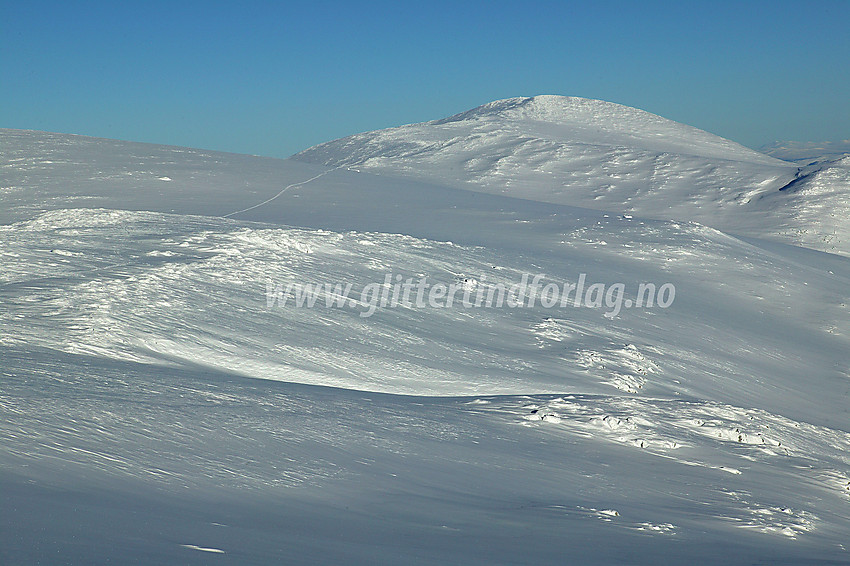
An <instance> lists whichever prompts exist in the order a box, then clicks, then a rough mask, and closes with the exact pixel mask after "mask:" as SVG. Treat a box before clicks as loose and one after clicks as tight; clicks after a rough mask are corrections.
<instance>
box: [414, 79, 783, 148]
mask: <svg viewBox="0 0 850 566" xmlns="http://www.w3.org/2000/svg"><path fill="white" fill-rule="evenodd" d="M474 120H490V121H502V122H508V123H510V122H543V123H547V124H549V125H552V126H556V127H559V128H558V129H557V130H553V131H552V132H551V134H556V135H557V134H561V136H559V137H561V139H562V141H575V142H586V143H589V142H593V141H595V142H598V143H603V144H604V143H615V142H616V141H620V142H624V143H627V142H631V144H632V145H636V146H644V147H647V148H650V147H651V148H657V149H662V148H663V149H666V150H668V151H675V152H679V153H693V154H694V155H702V156H706V157H716V158H718V159H734V160H738V161H752V162H755V163H774V164H775V160H774V159H771V158H768V157H766V156H765V155H764V154H761V153H759V152H757V151H753V150H751V149H749V148H746V147H744V146H742V145H740V144H737V143H735V142H732V141H730V140H727V139H724V138H721V137H719V136H716V135H714V134H710V133H708V132H705V131H703V130H700V129H697V128H694V127H692V126H688V125H686V124H681V123H678V122H674V121H672V120H668V119H666V118H662V117H661V116H658V115H656V114H652V113H650V112H646V111H644V110H640V109H638V108H632V107H630V106H624V105H622V104H616V103H614V102H606V101H604V100H594V99H589V98H581V97H577V96H557V95H538V96H531V97H518V98H507V99H504V100H496V101H493V102H489V103H487V104H483V105H481V106H478V107H477V108H473V109H471V110H467V111H466V112H461V113H459V114H455V115H454V116H450V117H448V118H444V119H442V120H434V121H432V122H429V124H431V125H443V124H450V123H454V122H468V121H474ZM571 134H572V135H573V136H574V137H573V138H572V139H570V135H571ZM552 137H555V135H552Z"/></svg>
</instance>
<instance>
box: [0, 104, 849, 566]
mask: <svg viewBox="0 0 850 566" xmlns="http://www.w3.org/2000/svg"><path fill="white" fill-rule="evenodd" d="M479 113H480V112H479ZM648 116H649V117H647V118H646V120H647V121H646V123H645V124H644V125H643V128H642V129H640V130H639V134H640V137H642V138H647V137H648V136H649V135H650V134H653V132H654V131H655V130H653V128H655V129H656V130H658V131H659V132H660V133H661V134H665V133H667V134H669V135H667V137H666V138H664V136H662V135H659V136H657V137H659V138H664V139H666V140H667V141H666V142H664V143H673V142H675V143H677V144H679V146H680V147H681V146H687V147H689V148H691V151H693V152H696V153H699V151H698V150H699V149H700V148H702V151H703V154H704V158H705V159H709V160H712V159H720V158H722V159H727V160H728V159H731V158H732V157H735V156H736V155H737V156H738V158H740V163H739V164H738V165H736V167H739V168H741V170H744V169H746V168H747V167H751V166H752V167H756V168H761V167H773V166H774V165H772V164H771V160H770V159H769V158H766V157H764V156H759V154H754V153H753V154H752V155H750V154H746V151H748V150H743V148H740V150H739V149H736V147H735V146H734V144H731V142H726V141H725V140H719V138H716V139H714V140H706V139H704V138H703V137H701V134H699V135H698V134H694V133H693V132H691V130H689V129H687V128H686V127H684V126H683V127H682V129H681V130H680V131H679V134H677V135H679V137H678V138H677V137H676V136H675V135H673V134H672V133H670V132H667V131H666V130H664V127H662V126H663V125H664V123H663V121H662V122H658V120H661V119H660V118H658V119H657V117H651V115H648ZM539 117H540V116H537V118H539ZM545 117H546V118H547V119H556V118H557V116H554V117H553V116H550V115H548V114H547V115H546V116H545ZM538 121H539V120H538ZM585 121H586V124H585V125H586V127H585V130H588V128H590V127H591V126H593V125H594V124H595V122H593V120H592V119H590V118H586V119H585ZM659 124H660V125H659ZM597 125H598V124H597ZM519 127H520V125H517V128H519ZM656 133H658V132H656ZM587 135H588V136H589V135H590V134H587ZM611 136H614V134H611ZM611 136H609V140H610V139H613V138H612V137H611ZM617 136H621V137H622V139H621V138H619V137H618V138H616V139H617V140H618V141H617V143H625V141H628V140H627V139H626V138H627V137H628V136H627V135H626V134H623V133H621V134H617ZM597 137H598V136H597ZM614 137H616V136H614ZM488 139H489V138H488ZM671 140H672V141H671ZM718 140H719V141H718ZM485 141H486V140H485ZM596 141H599V140H596ZM482 143H484V142H482ZM658 143H661V142H658ZM0 144H2V145H0V149H2V163H0V166H1V167H2V169H0V175H2V177H0V185H2V189H0V201H1V202H2V208H0V215H2V220H3V222H4V224H3V225H1V226H0V257H2V266H3V270H2V273H0V302H2V310H0V330H2V333H0V380H2V381H0V384H2V385H0V411H2V416H3V418H2V420H0V438H2V445H0V446H2V449H0V498H2V503H0V505H2V513H0V562H3V563H4V564H29V563H42V564H69V563H73V564H101V563H121V564H130V563H139V564H153V563H174V564H209V563H222V564H271V563H275V564H278V563H279V564H297V563H304V564H307V563H309V564H325V563H340V564H360V563H362V564H375V563H389V562H390V561H392V562H395V563H414V564H454V563H465V564H532V563H546V562H548V563H555V564H562V563H580V564H586V563H593V564H631V563H683V564H684V563H688V564H690V563H725V564H752V563H765V564H781V563H812V562H818V561H820V562H821V563H850V552H848V549H846V548H845V547H844V546H843V545H846V544H847V541H848V540H850V537H848V535H850V412H848V400H850V357H848V355H847V352H848V351H850V323H848V320H850V318H848V314H850V313H848V294H850V293H848V290H849V289H850V262H848V260H847V258H846V257H844V256H842V255H836V254H828V253H823V252H821V251H813V250H809V249H805V248H800V247H792V246H788V245H785V244H782V243H771V242H768V241H766V240H763V239H758V238H754V237H752V234H751V233H749V232H748V236H747V237H746V238H742V237H741V236H735V235H731V234H729V233H726V232H720V231H718V230H717V229H715V228H709V227H706V226H705V225H704V224H696V223H694V222H691V221H690V220H692V218H676V217H675V216H669V217H668V219H658V220H645V219H643V218H641V217H638V216H635V217H630V216H629V215H626V216H623V215H620V214H612V213H610V212H600V211H595V210H590V209H579V208H571V207H568V206H565V205H557V204H545V203H541V202H535V201H534V200H521V199H515V198H511V197H510V196H506V195H510V194H511V191H510V190H508V191H502V194H499V195H496V194H486V193H481V192H472V191H468V190H464V189H462V188H459V187H458V186H457V184H456V183H441V181H440V179H438V178H428V177H424V176H423V177H422V179H423V180H416V179H401V178H399V177H390V176H386V175H372V174H368V173H357V172H354V171H351V170H348V169H347V168H346V167H341V168H337V167H339V164H334V165H333V167H335V168H334V169H328V168H325V167H323V166H319V165H313V164H305V163H302V162H298V161H292V160H288V161H275V160H269V159H261V158H252V157H247V156H238V155H229V154H217V153H213V152H205V151H200V150H190V149H185V148H170V147H163V146H149V145H143V144H132V143H125V142H115V141H110V140H94V139H91V138H81V137H75V136H63V135H58V134H43V133H33V132H20V131H11V130H4V131H2V136H0ZM724 152H725V153H724ZM730 152H731V154H732V155H731V157H730ZM517 163H518V165H517V167H519V166H520V165H521V163H520V162H519V161H518V162H517ZM753 164H755V165H753ZM782 167H784V166H782ZM635 168H636V169H635V171H636V173H635V174H640V166H639V165H635ZM828 171H829V170H826V171H825V172H821V174H820V179H821V180H820V181H818V182H819V183H822V186H823V187H824V188H823V190H824V191H833V192H835V194H836V195H838V197H841V196H842V194H844V195H846V193H842V192H841V189H840V185H838V184H836V183H833V182H830V181H829V179H828V177H827V176H826V175H827V174H828ZM792 172H793V170H792ZM450 174H451V173H450V172H446V175H450ZM308 179H313V180H312V181H309V182H306V183H303V182H304V181H307V180H308ZM706 182H708V181H706ZM302 183H303V184H302ZM812 186H814V185H812ZM818 186H821V185H818ZM284 189H285V190H284ZM812 190H814V189H812ZM523 196H525V197H528V196H529V195H527V194H526V195H523ZM838 197H836V198H838ZM706 198H708V197H706ZM266 201H267V202H266ZM260 203H265V204H262V206H257V207H254V206H255V205H257V204H260ZM671 204H675V203H673V202H671ZM783 206H784V205H783ZM246 209H248V210H246ZM807 210H809V209H807ZM240 211H244V212H240ZM786 212H787V211H786ZM805 213H806V214H808V213H809V212H805ZM801 214H802V213H801ZM653 216H655V217H657V218H661V217H663V216H664V215H662V214H657V215H653ZM768 216H769V215H768ZM763 235H764V236H766V237H770V236H771V234H770V233H765V234H763ZM387 273H392V274H400V275H403V276H404V277H423V276H427V277H429V278H430V279H432V280H434V281H441V282H444V283H452V282H458V281H465V282H467V283H468V282H472V283H471V284H479V283H482V282H489V283H498V282H504V283H505V284H508V283H515V282H517V281H518V280H519V279H520V277H521V276H522V274H524V273H531V274H545V277H546V281H553V282H564V281H574V280H575V279H576V277H578V275H579V274H580V273H585V274H587V277H588V278H589V279H592V280H594V281H599V282H605V283H608V284H610V283H614V282H623V283H625V284H626V285H627V287H633V286H635V285H636V284H637V283H640V282H645V281H652V282H657V283H664V282H671V283H673V284H675V286H676V291H677V292H676V300H675V302H674V304H673V305H671V306H670V307H669V308H667V309H659V308H652V309H630V310H623V311H622V312H620V314H619V315H618V316H617V317H614V318H613V319H609V318H608V317H606V316H604V314H605V310H606V309H592V308H574V307H565V308H553V309H544V308H542V307H540V306H539V305H538V306H536V307H534V308H517V309H509V308H489V309H488V308H463V307H456V308H448V309H434V308H388V309H382V310H378V311H377V312H376V313H375V314H374V315H373V316H371V317H368V318H365V317H362V316H360V313H361V310H360V309H358V308H353V307H352V308H333V307H325V306H319V307H316V308H313V309H303V308H302V309H299V308H295V307H293V306H291V305H288V306H285V307H280V306H277V305H275V306H272V307H269V306H268V304H267V300H266V286H267V281H268V280H273V281H276V282H279V283H286V282H332V283H337V282H339V283H352V284H353V285H354V287H355V288H357V287H362V286H363V285H366V284H368V283H371V282H381V281H383V279H384V276H385V274H387Z"/></svg>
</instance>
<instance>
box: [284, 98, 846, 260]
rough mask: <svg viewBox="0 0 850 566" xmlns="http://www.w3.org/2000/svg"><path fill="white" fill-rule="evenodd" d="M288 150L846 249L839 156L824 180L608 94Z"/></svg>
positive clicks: (495, 109) (523, 102)
mask: <svg viewBox="0 0 850 566" xmlns="http://www.w3.org/2000/svg"><path fill="white" fill-rule="evenodd" d="M294 158H295V159H297V160H301V161H306V162H310V163H319V164H322V165H325V166H328V167H338V166H344V167H349V168H357V169H359V170H363V171H369V172H373V173H379V174H392V175H398V176H403V177H407V178H415V179H419V180H425V181H431V182H438V183H441V184H446V185H449V186H453V187H460V188H467V189H473V190H479V191H483V192H488V193H491V194H505V195H510V196H514V197H519V198H526V199H531V200H538V201H542V202H549V203H556V204H569V205H573V206H583V207H589V208H595V209H601V210H606V211H610V212H614V213H617V214H622V213H629V214H637V215H641V216H644V217H647V218H662V219H674V220H690V221H695V222H699V223H701V224H706V225H709V226H712V227H715V228H718V229H720V230H724V231H727V232H732V233H735V234H741V235H746V236H754V237H763V238H770V239H774V240H777V241H783V242H787V243H791V244H795V245H803V246H806V247H811V248H814V249H819V250H823V251H830V252H838V253H843V254H850V228H848V223H847V222H845V221H844V219H845V218H847V217H848V216H850V201H848V198H847V194H850V170H848V169H847V168H846V167H834V166H829V168H830V171H829V172H828V173H826V174H825V175H826V176H827V177H828V179H827V183H828V184H829V186H830V187H832V189H831V190H824V188H823V186H822V184H819V183H818V182H817V181H816V179H815V177H817V176H818V175H815V177H809V176H802V175H801V171H800V169H799V167H798V166H797V164H791V163H787V162H783V161H780V160H778V159H775V158H771V157H768V156H766V155H764V154H761V153H758V152H756V151H753V150H751V149H748V148H745V147H743V146H741V145H738V144H736V143H734V142H731V141H729V140H725V139H723V138H720V137H718V136H715V135H712V134H709V133H707V132H704V131H702V130H698V129H696V128H693V127H690V126H686V125H684V124H679V123H676V122H673V121H670V120H666V119H664V118H661V117H660V116H656V115H654V114H650V113H648V112H644V111H642V110H638V109H635V108H629V107H626V106H621V105H619V104H614V103H611V102H603V101H599V100H588V99H583V98H573V97H563V96H535V97H530V98H511V99H507V100H500V101H496V102H492V103H489V104H485V105H483V106H480V107H478V108H475V109H472V110H469V111H467V112H463V113H461V114H457V115H455V116H452V117H450V118H445V119H442V120H435V121H432V122H425V123H422V124H412V125H407V126H401V127H398V128H390V129H387V130H379V131H376V132H367V133H364V134H357V135H354V136H349V137H347V138H342V139H339V140H334V141H331V142H327V143H324V144H321V145H318V146H316V147H313V148H310V149H307V150H305V151H303V152H301V153H299V154H297V155H296V156H295V157H294ZM810 185H812V186H810ZM791 187H793V189H794V190H789V189H790V188H791Z"/></svg>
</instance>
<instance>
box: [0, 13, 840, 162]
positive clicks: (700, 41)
mask: <svg viewBox="0 0 850 566" xmlns="http://www.w3.org/2000/svg"><path fill="white" fill-rule="evenodd" d="M534 94H564V95H571V96H583V97H587V98H600V99H603V100H609V101H612V102H618V103H621V104H626V105H629V106H636V107H638V108H642V109H644V110H648V111H650V112H654V113H656V114H660V115H662V116H664V117H667V118H671V119H674V120H677V121H680V122H685V123H687V124H691V125H693V126H697V127H699V128H703V129H705V130H708V131H710V132H713V133H716V134H719V135H721V136H724V137H727V138H730V139H733V140H735V141H738V142H740V143H743V144H745V145H749V146H751V147H757V146H760V145H762V144H764V143H767V142H769V141H773V140H789V139H790V140H797V141H827V140H832V141H835V140H841V139H848V138H850V106H848V101H850V1H846V0H838V1H832V2H782V1H766V2H747V1H745V0H743V1H738V2H722V1H715V2H688V1H681V2H651V1H642V2H641V1H633V2H599V1H597V2H581V3H570V2H552V3H547V2H517V1H513V2H481V3H477V2H466V3H464V2H412V3H405V2H401V1H397V2H362V3H358V2H339V3H334V2H310V1H307V2H304V1H302V2H298V3H289V2H253V1H242V2H235V1H234V2H216V1H214V0H207V1H204V2H192V1H180V0H171V1H169V2H156V1H149V2H144V3H142V2H132V1H122V0H112V1H110V2H76V1H73V0H65V1H62V2H44V1H38V0H27V1H12V0H0V127H6V128H23V129H36V130H48V131H54V132H65V133H78V134H87V135H94V136H101V137H111V138H118V139H125V140H133V141H148V142H155V143H166V144H173V145H186V146H193V147H203V148H209V149H218V150H224V151H233V152H239V153H254V154H259V155H269V156H276V157H285V156H288V155H290V154H292V153H295V152H297V151H299V150H301V149H305V148H307V147H309V146H311V145H314V144H317V143H320V142H323V141H328V140H331V139H334V138H338V137H342V136H345V135H349V134H353V133H356V132H361V131H367V130H374V129H378V128H384V127H389V126H395V125H399V124H404V123H410V122H420V121H424V120H430V119H436V118H441V117H444V116H448V115H451V114H454V113H457V112H460V111H463V110H466V109H468V108H472V107H474V106H478V105H479V104H483V103H485V102H489V101H491V100H495V99H500V98H508V97H511V96H529V95H534Z"/></svg>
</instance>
